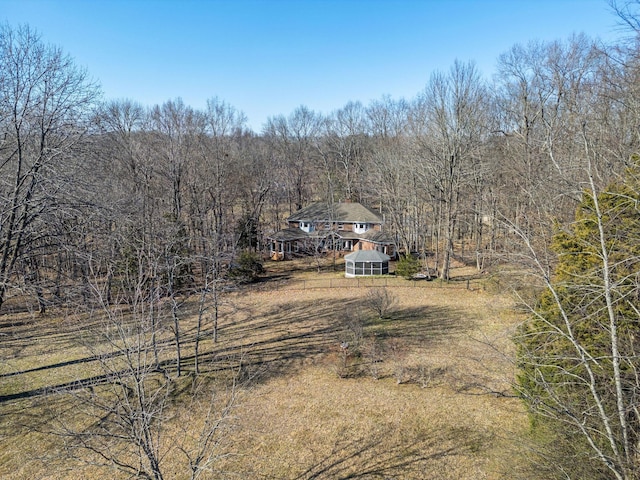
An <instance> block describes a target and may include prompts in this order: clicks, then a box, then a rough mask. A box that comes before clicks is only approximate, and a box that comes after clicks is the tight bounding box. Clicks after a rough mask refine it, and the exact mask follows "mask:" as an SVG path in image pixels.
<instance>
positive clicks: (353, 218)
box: [287, 202, 382, 224]
mask: <svg viewBox="0 0 640 480" xmlns="http://www.w3.org/2000/svg"><path fill="white" fill-rule="evenodd" d="M287 221H288V222H301V221H311V222H325V223H326V222H347V223H356V222H362V223H380V224H381V223H382V217H381V216H380V215H378V214H377V213H375V212H373V211H372V210H369V209H368V208H367V207H365V206H364V205H362V204H360V203H334V204H329V203H326V202H316V203H312V204H311V205H308V206H306V207H304V208H301V209H300V210H298V211H297V212H296V213H294V214H293V215H291V216H290V217H289V218H288V219H287Z"/></svg>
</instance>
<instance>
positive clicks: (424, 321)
mask: <svg viewBox="0 0 640 480" xmlns="http://www.w3.org/2000/svg"><path fill="white" fill-rule="evenodd" d="M364 310H366V304H365V301H364V299H362V298H351V299H335V298H323V299H318V300H305V301H285V302H282V303H280V304H277V305H274V306H271V307H270V308H268V309H266V310H261V311H259V312H255V311H250V310H245V311H241V312H239V313H238V314H236V315H235V316H234V319H233V320H231V321H229V320H225V322H224V323H222V324H221V325H220V328H219V337H220V341H219V342H218V343H215V344H214V343H212V342H210V341H208V342H205V343H204V344H203V345H202V346H201V349H202V350H201V353H200V354H199V356H198V362H199V365H200V368H201V371H202V372H204V373H206V372H215V371H221V370H231V369H234V368H237V367H238V363H237V361H238V360H240V359H241V360H242V368H245V369H246V370H247V371H250V372H260V374H259V375H256V379H257V381H266V380H268V379H270V378H273V377H277V376H281V375H288V374H291V373H293V372H295V371H296V370H298V369H299V368H301V367H302V366H303V365H304V363H305V362H306V361H311V362H313V361H315V359H317V358H319V357H320V356H322V355H323V354H327V353H329V352H332V351H335V349H336V348H338V347H339V345H340V342H341V341H343V340H344V339H343V337H342V335H343V332H344V330H345V325H346V324H347V323H348V322H349V321H351V320H352V319H353V318H354V317H353V312H362V311H364ZM364 327H365V328H366V330H367V333H375V335H377V336H378V338H380V339H382V340H385V339H392V338H397V339H402V340H403V341H404V342H405V343H406V344H407V345H408V346H411V345H421V346H426V345H428V344H430V343H432V342H437V341H441V340H443V339H446V338H448V337H449V336H450V335H452V334H453V333H455V332H463V331H465V330H467V329H468V328H470V322H469V321H467V320H465V318H464V317H463V315H462V313H461V312H457V311H455V310H452V309H449V308H443V307H432V306H428V307H421V308H410V309H400V310H395V311H394V312H392V314H391V319H389V320H375V321H374V320H371V321H365V322H364ZM75 328H76V327H75V326H71V330H73V331H72V332H63V331H58V332H56V333H55V334H54V333H53V329H48V330H49V335H62V336H64V335H73V334H74V332H77V331H76V330H75ZM21 333H22V334H25V336H21V337H22V338H21V340H22V341H26V340H27V339H30V340H33V336H36V337H39V338H40V340H43V339H44V338H46V334H45V333H44V332H41V333H39V334H33V333H31V334H27V333H26V332H21ZM211 333H212V332H211V330H208V331H205V332H203V334H204V336H205V337H206V338H211ZM32 335H33V336H32ZM54 338H55V337H54ZM194 342H195V335H194V333H193V331H185V332H184V335H183V343H181V348H182V352H183V354H182V363H181V367H182V369H183V370H184V372H185V373H187V372H189V370H190V369H191V370H193V369H194V365H195V357H194V355H193V344H194ZM162 344H163V348H164V351H165V352H171V349H172V348H173V347H172V340H171V339H170V338H165V339H163V340H162ZM123 354H124V352H122V351H117V350H116V351H114V352H112V353H108V354H106V355H104V354H103V355H101V356H100V359H101V360H102V361H104V360H105V359H107V358H109V357H112V358H114V360H117V357H118V356H120V355H123ZM165 358H166V357H165ZM97 359H98V357H96V356H87V357H85V358H80V359H73V360H68V361H63V362H58V363H55V364H51V365H43V366H38V367H34V368H31V369H28V370H23V371H18V372H8V373H4V374H2V375H0V378H5V377H19V376H20V375H21V374H23V373H30V372H38V371H43V372H45V371H47V372H50V373H48V381H49V382H51V383H50V384H49V386H46V387H42V388H36V389H32V390H27V391H13V392H12V391H5V392H3V393H4V395H0V403H2V402H7V401H10V400H15V399H21V398H28V397H34V396H41V395H45V394H47V393H49V392H52V391H60V390H66V389H73V388H84V387H87V386H90V385H97V384H99V383H104V382H108V381H109V379H110V378H111V377H110V376H107V375H98V376H92V377H88V378H84V379H82V378H80V379H77V380H76V381H73V382H67V383H59V384H56V383H55V373H54V372H55V370H56V369H58V368H64V367H66V366H70V365H75V364H81V363H89V362H93V361H96V360H97ZM234 361H236V363H235V364H234ZM159 370H161V371H163V372H165V373H167V374H172V372H173V371H175V359H173V358H167V359H165V360H163V361H161V362H160V365H159Z"/></svg>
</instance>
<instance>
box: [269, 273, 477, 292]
mask: <svg viewBox="0 0 640 480" xmlns="http://www.w3.org/2000/svg"><path fill="white" fill-rule="evenodd" d="M374 287H404V288H434V289H438V288H447V289H466V290H476V289H478V288H480V286H479V284H478V283H477V282H476V281H474V280H471V279H456V280H452V281H449V282H447V281H442V280H439V279H435V280H427V279H415V280H407V279H405V278H399V277H392V276H390V277H355V278H317V279H315V278H314V279H304V280H298V279H296V280H288V281H286V282H283V283H282V284H281V285H274V284H270V285H261V286H260V287H258V288H259V289H260V290H265V289H266V290H271V289H278V290H279V289H286V290H313V289H322V288H374Z"/></svg>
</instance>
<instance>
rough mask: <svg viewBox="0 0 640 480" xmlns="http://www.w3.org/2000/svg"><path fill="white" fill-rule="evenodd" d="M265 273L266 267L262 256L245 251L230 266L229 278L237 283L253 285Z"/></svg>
mask: <svg viewBox="0 0 640 480" xmlns="http://www.w3.org/2000/svg"><path fill="white" fill-rule="evenodd" d="M263 272H264V267H263V266H262V259H261V258H260V256H259V255H258V254H256V253H253V252H247V251H245V252H242V253H241V254H240V256H239V257H238V258H237V259H236V260H235V262H234V263H232V264H231V265H230V266H229V273H228V274H227V276H228V277H229V278H230V279H231V280H233V281H234V282H237V283H251V282H255V281H256V279H257V278H258V276H259V275H260V274H261V273H263Z"/></svg>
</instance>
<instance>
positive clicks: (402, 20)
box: [0, 0, 620, 132]
mask: <svg viewBox="0 0 640 480" xmlns="http://www.w3.org/2000/svg"><path fill="white" fill-rule="evenodd" d="M0 21H2V22H4V23H8V24H9V25H11V26H17V25H19V24H28V25H29V26H31V27H32V28H34V29H36V30H37V31H38V32H39V33H40V34H41V36H42V39H43V40H44V41H45V42H47V43H52V44H55V45H58V46H60V47H62V49H63V50H64V51H65V52H66V53H68V54H70V55H71V56H72V57H74V58H75V60H76V62H77V63H78V64H79V65H81V66H83V67H85V68H86V69H87V70H88V71H89V73H90V74H91V76H92V77H94V78H95V79H96V80H97V81H99V83H100V84H101V85H102V89H103V92H104V96H105V98H109V99H112V98H129V99H132V100H135V101H138V102H140V103H141V104H143V105H148V106H151V105H155V104H161V103H163V102H165V101H167V100H171V99H175V98H177V97H181V98H182V99H183V101H184V102H185V103H186V104H187V105H190V106H192V107H194V108H204V106H205V104H206V100H207V99H209V98H213V97H216V96H217V97H218V98H220V99H222V100H225V101H226V102H228V103H229V104H231V105H233V106H234V107H235V108H237V109H238V110H242V111H243V112H244V113H245V114H246V115H247V117H248V119H249V126H250V127H251V128H253V129H254V130H255V131H257V132H259V131H261V129H262V125H263V124H264V122H265V121H266V120H267V118H268V117H270V116H275V115H279V114H284V115H288V114H289V113H291V112H292V111H293V110H294V109H295V108H296V107H298V106H300V105H305V106H307V107H309V108H310V109H312V110H315V111H318V112H321V113H324V114H328V113H330V112H331V111H333V110H336V109H338V108H341V107H343V106H344V105H345V104H346V103H347V102H349V101H356V100H359V101H361V102H362V103H364V104H365V105H366V104H368V103H369V102H370V101H372V100H377V99H380V98H381V97H382V96H383V95H390V96H391V97H392V98H401V97H404V98H406V99H411V98H413V97H414V96H415V95H416V94H417V93H418V92H420V91H421V90H422V89H423V88H424V86H425V85H426V83H427V81H428V80H429V77H430V75H431V73H432V72H434V71H436V70H440V71H445V70H448V69H449V68H450V67H451V65H452V64H453V62H454V61H455V60H456V59H458V60H462V61H468V60H473V61H475V62H476V64H477V66H478V68H479V70H480V71H481V72H482V73H483V74H484V75H485V76H486V77H487V78H490V77H491V75H492V74H493V71H494V67H495V64H496V60H497V58H498V56H499V55H500V53H502V52H505V51H506V50H508V49H509V48H510V47H511V46H513V45H514V44H516V43H527V42H528V41H530V40H556V39H566V38H568V37H569V36H570V35H571V34H572V33H579V32H584V33H586V34H587V35H589V36H591V37H594V38H596V37H597V38H600V39H602V40H604V41H612V40H614V39H615V38H617V37H619V35H620V29H619V27H617V26H616V18H615V16H614V15H613V14H612V13H611V12H610V10H609V7H608V4H607V2H606V0H421V1H420V0H395V1H392V0H226V1H223V0H182V1H178V0H155V1H151V0H102V1H99V0H82V1H81V0H0Z"/></svg>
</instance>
